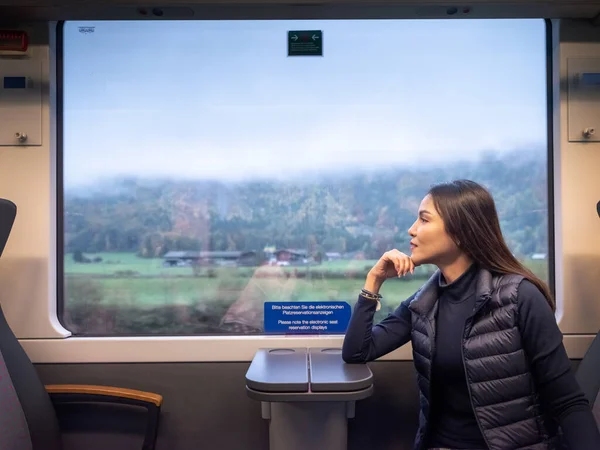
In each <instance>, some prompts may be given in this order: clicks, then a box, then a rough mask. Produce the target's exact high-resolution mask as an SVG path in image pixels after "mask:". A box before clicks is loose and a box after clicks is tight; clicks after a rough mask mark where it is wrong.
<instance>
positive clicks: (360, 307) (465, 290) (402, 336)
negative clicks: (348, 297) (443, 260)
mask: <svg viewBox="0 0 600 450" xmlns="http://www.w3.org/2000/svg"><path fill="white" fill-rule="evenodd" d="M475 273H476V270H475V268H474V267H471V269H470V270H468V271H467V272H465V274H463V275H462V276H461V277H460V278H459V279H457V280H456V281H455V282H454V283H452V284H451V285H445V283H444V282H443V279H441V280H440V284H439V289H440V295H441V296H440V302H439V309H438V315H437V330H436V354H435V355H434V359H433V361H432V380H431V408H432V410H431V413H432V414H431V418H430V419H431V422H430V425H431V427H430V434H429V436H427V439H428V442H427V444H428V445H433V444H435V445H437V446H446V447H451V448H452V447H454V448H465V449H466V448H486V446H485V443H483V438H482V436H481V432H480V430H479V428H478V427H477V422H476V419H475V416H474V414H473V411H472V407H471V402H470V398H469V394H468V389H467V382H466V378H465V374H464V368H463V367H462V355H461V353H460V351H461V350H460V349H461V345H462V342H461V341H462V334H463V332H464V322H465V319H466V317H467V316H468V315H469V314H470V313H471V312H472V310H473V305H474V301H475V298H474V295H471V293H473V294H474V292H475V278H476V277H475ZM411 299H412V297H411V298H409V299H408V300H407V301H405V302H403V303H402V304H400V306H399V307H398V308H397V309H396V310H395V311H394V312H393V313H392V314H390V315H389V316H388V317H386V318H385V319H383V320H382V321H381V322H380V323H378V324H377V325H375V326H373V316H374V314H375V308H376V303H375V302H374V301H372V300H369V299H366V298H364V297H362V296H359V297H358V301H357V303H356V305H355V306H354V312H353V314H352V317H351V319H350V324H349V325H348V329H347V331H346V336H345V339H344V345H343V349H342V356H343V358H344V360H345V361H346V362H355V363H364V362H367V361H372V360H374V359H377V358H379V357H380V356H383V355H385V354H387V353H389V352H391V351H393V350H395V349H396V348H398V347H400V346H402V345H404V344H405V343H407V342H408V341H410V334H411V328H412V327H411V312H410V311H409V309H408V302H409V301H410V300H411ZM518 315H519V316H518V323H519V330H520V332H521V336H522V342H523V349H524V351H525V353H526V354H527V356H528V358H529V362H530V365H531V371H532V374H533V376H534V379H535V381H536V388H537V390H538V392H539V396H540V401H541V402H542V404H543V406H544V409H545V411H546V412H547V413H548V414H549V415H550V416H552V417H554V418H555V419H556V421H557V423H558V424H559V425H560V427H561V429H562V432H563V434H564V439H565V442H566V444H567V445H568V448H569V449H571V450H598V449H600V432H599V431H598V428H597V425H596V422H595V420H594V416H593V414H592V411H591V408H590V406H589V403H588V401H587V399H586V398H585V396H584V395H583V392H582V390H581V388H580V387H579V385H578V383H577V381H576V380H575V376H574V374H573V372H572V370H571V364H570V361H569V358H568V356H567V353H566V351H565V348H564V346H563V343H562V333H561V331H560V329H559V328H558V325H557V323H556V319H555V317H554V313H553V312H552V310H551V309H550V306H549V305H548V303H547V301H546V298H545V297H544V295H543V294H542V293H541V292H540V290H539V289H538V288H537V287H536V286H535V285H534V284H533V283H531V282H529V281H527V280H523V281H522V282H521V284H520V285H519V290H518Z"/></svg>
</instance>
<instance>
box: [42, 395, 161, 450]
mask: <svg viewBox="0 0 600 450" xmlns="http://www.w3.org/2000/svg"><path fill="white" fill-rule="evenodd" d="M45 387H46V391H47V392H48V394H49V395H50V398H51V399H52V402H53V403H54V404H57V403H81V402H107V403H122V404H125V405H133V406H142V407H145V408H146V409H147V410H148V425H147V427H146V435H145V437H144V444H143V446H142V450H154V448H155V445H156V435H157V433H158V421H159V417H160V407H161V405H162V401H163V397H162V395H160V394H155V393H153V392H145V391H138V390H135V389H126V388H120V387H114V386H96V385H88V384H48V385H46V386H45Z"/></svg>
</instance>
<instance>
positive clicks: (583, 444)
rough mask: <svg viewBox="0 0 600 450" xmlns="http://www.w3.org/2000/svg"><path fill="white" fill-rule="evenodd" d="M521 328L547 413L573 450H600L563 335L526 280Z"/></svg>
mask: <svg viewBox="0 0 600 450" xmlns="http://www.w3.org/2000/svg"><path fill="white" fill-rule="evenodd" d="M518 309H519V320H518V325H519V329H520V331H521V336H522V340H523V348H524V350H525V353H526V354H527V356H528V358H529V362H530V364H531V369H532V372H533V376H534V378H535V381H536V387H537V389H538V391H539V394H540V400H541V402H542V404H543V405H544V409H545V410H546V411H547V412H548V413H549V414H550V415H551V416H552V417H554V418H555V419H556V421H557V423H558V424H559V426H560V428H561V430H562V433H563V436H564V439H565V443H566V444H567V446H568V448H569V449H570V450H593V449H600V432H599V431H598V427H597V425H596V421H595V419H594V416H593V414H592V410H591V408H590V405H589V403H588V401H587V399H586V398H585V396H584V394H583V391H582V390H581V388H580V386H579V384H578V383H577V380H576V379H575V375H574V374H573V371H572V369H571V363H570V361H569V358H568V356H567V352H566V351H565V347H564V345H563V336H562V332H561V331H560V329H559V328H558V325H557V323H556V318H555V317H554V314H553V312H552V310H551V309H550V305H548V302H547V301H546V298H545V297H544V295H543V294H542V292H541V291H540V290H539V289H538V288H537V287H536V286H535V285H534V284H533V283H531V282H530V281H528V280H524V281H522V282H521V284H520V286H519V293H518Z"/></svg>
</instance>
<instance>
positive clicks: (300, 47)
mask: <svg viewBox="0 0 600 450" xmlns="http://www.w3.org/2000/svg"><path fill="white" fill-rule="evenodd" d="M288 56H323V32H322V31H288Z"/></svg>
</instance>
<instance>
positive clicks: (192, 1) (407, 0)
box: [0, 0, 600, 22]
mask: <svg viewBox="0 0 600 450" xmlns="http://www.w3.org/2000/svg"><path fill="white" fill-rule="evenodd" d="M599 13H600V0H510V1H509V0H493V1H485V0H469V1H465V2H456V1H452V0H446V1H444V0H438V1H415V0H377V1H376V2H373V1H368V0H362V1H361V0H261V1H260V2H257V0H221V1H218V2H215V0H171V1H170V0H0V22H2V19H5V21H14V20H20V19H23V20H76V19H79V20H82V19H95V20H103V19H144V20H172V19H196V20H197V19H286V18H290V19H317V18H320V19H336V18H339V19H353V18H511V17H523V18H530V17H542V18H594V17H596V16H597V15H598V14H599Z"/></svg>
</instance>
